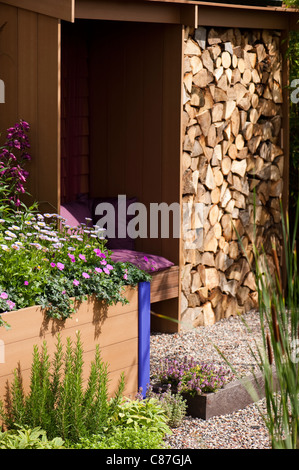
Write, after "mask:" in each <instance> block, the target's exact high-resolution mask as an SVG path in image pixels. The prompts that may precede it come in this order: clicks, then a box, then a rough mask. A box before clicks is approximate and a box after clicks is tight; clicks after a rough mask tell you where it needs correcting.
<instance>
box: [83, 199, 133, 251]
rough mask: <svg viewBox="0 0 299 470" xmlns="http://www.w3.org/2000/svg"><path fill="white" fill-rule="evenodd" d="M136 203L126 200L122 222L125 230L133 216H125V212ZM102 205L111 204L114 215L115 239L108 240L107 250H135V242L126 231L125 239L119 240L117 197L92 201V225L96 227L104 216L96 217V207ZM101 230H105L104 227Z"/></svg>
mask: <svg viewBox="0 0 299 470" xmlns="http://www.w3.org/2000/svg"><path fill="white" fill-rule="evenodd" d="M134 202H137V198H136V197H134V198H129V199H126V218H125V220H124V221H123V224H125V226H126V228H127V226H128V223H129V221H130V220H132V219H133V218H134V217H135V215H127V210H128V207H129V206H130V204H132V203H134ZM102 203H109V204H112V206H113V208H114V213H115V238H111V237H110V238H108V242H107V248H109V249H110V250H115V249H116V250H119V249H124V250H134V249H135V240H134V239H133V238H130V237H129V236H128V234H127V230H126V237H125V238H121V237H120V236H119V230H118V228H119V227H118V209H119V199H118V197H99V198H95V199H94V200H93V205H92V219H93V224H94V225H96V223H97V222H98V220H99V219H101V218H102V217H104V216H105V214H104V215H96V213H95V211H96V207H97V205H98V204H102ZM103 228H107V227H106V226H105V225H104V226H103Z"/></svg>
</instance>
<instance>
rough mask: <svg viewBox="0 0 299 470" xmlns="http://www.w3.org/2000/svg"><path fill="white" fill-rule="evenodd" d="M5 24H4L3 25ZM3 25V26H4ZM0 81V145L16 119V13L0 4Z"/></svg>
mask: <svg viewBox="0 0 299 470" xmlns="http://www.w3.org/2000/svg"><path fill="white" fill-rule="evenodd" d="M5 23H6V24H5ZM4 24H5V25H4ZM2 25H4V27H3V29H2V31H1V32H0V79H1V80H3V81H4V85H5V103H1V104H0V133H1V137H0V138H1V144H3V142H4V141H5V138H6V129H7V128H8V127H11V126H13V125H14V124H15V122H16V121H17V119H18V91H17V90H18V85H17V83H18V12H17V9H16V8H14V7H10V6H6V5H2V4H0V26H2Z"/></svg>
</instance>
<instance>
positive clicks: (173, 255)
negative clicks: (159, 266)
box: [161, 25, 183, 264]
mask: <svg viewBox="0 0 299 470" xmlns="http://www.w3.org/2000/svg"><path fill="white" fill-rule="evenodd" d="M182 44H183V29H182V26H181V25H178V26H172V25H166V26H165V34H164V61H163V65H164V82H163V159H162V169H161V171H162V181H163V185H162V201H165V202H167V203H168V204H171V203H173V202H175V203H180V198H181V196H180V164H181V163H180V162H181V112H182V100H181V87H182ZM170 233H171V231H170ZM162 249H163V253H164V256H165V257H166V258H169V259H171V260H172V261H174V262H175V263H176V264H178V263H179V238H170V239H162Z"/></svg>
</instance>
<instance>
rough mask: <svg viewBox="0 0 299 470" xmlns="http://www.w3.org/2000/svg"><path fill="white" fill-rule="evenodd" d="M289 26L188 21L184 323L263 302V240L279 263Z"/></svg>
mask: <svg viewBox="0 0 299 470" xmlns="http://www.w3.org/2000/svg"><path fill="white" fill-rule="evenodd" d="M280 42H281V38H280V32H274V31H271V32H270V31H266V30H257V31H255V30H250V31H244V30H242V31H241V30H239V29H236V28H234V29H222V28H221V29H217V30H216V29H214V28H210V29H208V28H202V27H199V28H197V29H196V30H191V29H188V28H187V29H186V33H185V53H184V95H183V104H184V109H183V154H182V175H183V176H182V191H183V197H182V199H183V224H182V225H183V227H182V230H183V260H184V263H183V269H182V277H181V285H182V293H181V312H182V322H183V323H182V325H183V326H184V325H186V324H189V325H190V324H191V325H193V326H200V325H207V324H212V323H214V322H216V321H218V320H220V319H221V318H227V317H228V316H230V315H235V314H236V313H237V312H240V313H244V312H247V311H249V310H251V309H253V308H256V307H257V291H256V284H255V275H254V255H253V246H254V245H256V246H257V247H261V246H263V250H264V254H263V255H262V257H261V259H262V260H264V263H265V265H268V266H269V267H270V269H271V268H272V266H273V261H272V257H271V251H272V243H273V241H275V242H276V246H278V247H279V246H280V231H281V230H280V214H281V212H280V200H281V196H282V187H283V179H282V176H283V160H284V157H283V150H282V148H281V123H282V101H283V93H282V55H281V52H280Z"/></svg>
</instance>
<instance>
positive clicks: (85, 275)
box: [82, 272, 90, 279]
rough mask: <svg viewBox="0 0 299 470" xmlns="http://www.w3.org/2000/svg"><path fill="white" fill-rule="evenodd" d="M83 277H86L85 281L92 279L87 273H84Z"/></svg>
mask: <svg viewBox="0 0 299 470" xmlns="http://www.w3.org/2000/svg"><path fill="white" fill-rule="evenodd" d="M82 276H83V277H85V279H89V278H90V275H89V274H87V273H84V272H83V273H82Z"/></svg>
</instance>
